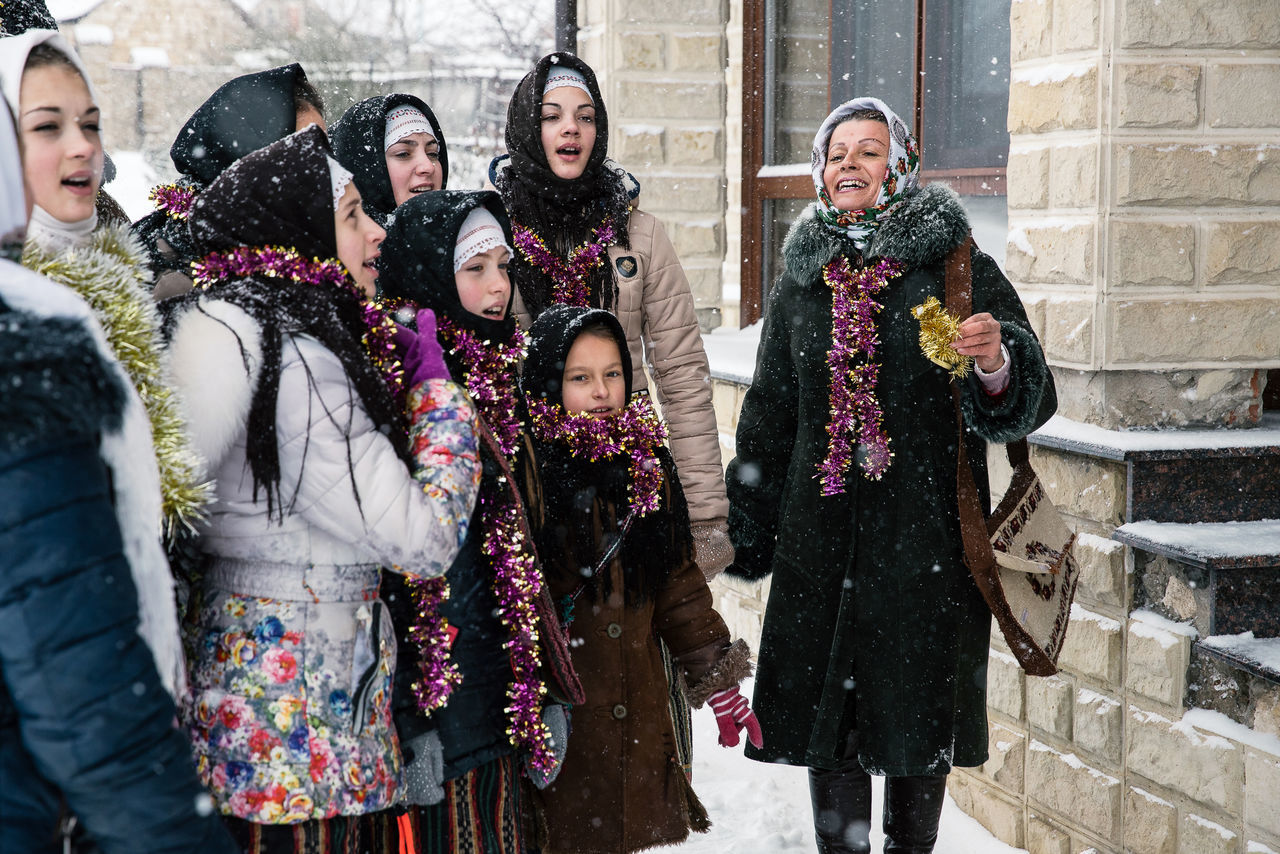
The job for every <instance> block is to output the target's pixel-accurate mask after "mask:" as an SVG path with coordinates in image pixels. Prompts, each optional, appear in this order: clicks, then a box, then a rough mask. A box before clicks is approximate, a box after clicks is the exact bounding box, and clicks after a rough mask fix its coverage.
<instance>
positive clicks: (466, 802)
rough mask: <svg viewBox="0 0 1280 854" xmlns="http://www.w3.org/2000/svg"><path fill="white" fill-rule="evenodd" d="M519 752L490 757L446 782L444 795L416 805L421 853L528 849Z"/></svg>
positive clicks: (514, 853)
mask: <svg viewBox="0 0 1280 854" xmlns="http://www.w3.org/2000/svg"><path fill="white" fill-rule="evenodd" d="M527 806H528V803H527V801H525V800H524V799H523V793H522V792H521V780H520V769H519V767H518V766H517V764H516V757H514V756H512V755H510V754H508V755H506V756H500V757H498V758H497V759H494V760H493V761H492V762H486V763H485V764H484V765H481V766H480V767H479V768H474V769H472V770H471V771H468V772H467V773H466V774H463V775H462V776H461V777H459V778H457V779H455V780H448V781H446V782H445V784H444V800H443V801H441V802H440V803H438V804H436V805H434V806H430V807H414V808H413V809H412V810H410V815H411V816H413V818H414V831H415V835H416V839H415V842H417V849H416V850H417V851H418V852H419V854H456V852H463V854H524V852H525V850H526V849H525V843H524V828H523V827H522V821H523V820H524V815H523V812H524V810H525V809H526V808H527Z"/></svg>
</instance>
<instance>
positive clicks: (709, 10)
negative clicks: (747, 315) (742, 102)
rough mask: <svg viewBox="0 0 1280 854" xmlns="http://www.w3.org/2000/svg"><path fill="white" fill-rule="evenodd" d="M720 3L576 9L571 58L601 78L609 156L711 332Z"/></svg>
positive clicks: (722, 127)
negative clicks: (665, 240) (657, 228)
mask: <svg viewBox="0 0 1280 854" xmlns="http://www.w3.org/2000/svg"><path fill="white" fill-rule="evenodd" d="M726 12H727V6H726V3H725V0H687V2H683V3H681V4H680V7H679V11H678V13H677V12H675V11H674V10H673V7H671V6H670V5H669V4H667V3H663V2H659V0H580V1H579V3H578V25H579V28H580V29H579V32H578V52H579V55H581V57H582V58H583V59H584V60H586V61H587V62H588V63H589V64H590V65H591V67H592V68H594V69H595V70H596V72H597V75H598V76H599V78H600V86H601V90H602V93H603V95H604V99H605V103H606V104H607V105H608V108H609V116H610V125H611V127H610V138H609V152H610V155H611V156H612V157H613V158H614V159H615V160H617V161H618V162H619V163H621V164H622V165H623V166H625V167H626V168H627V169H628V170H629V171H631V172H632V174H634V175H635V176H636V177H637V178H638V179H639V180H640V184H641V194H640V205H641V207H643V208H644V209H645V210H646V211H648V212H650V213H652V214H654V215H656V216H657V217H658V219H659V220H661V221H662V224H663V226H665V228H666V230H667V234H668V235H669V236H670V237H671V240H672V243H673V244H674V245H675V248H676V254H677V255H678V256H679V257H680V261H681V263H682V264H683V265H684V269H685V273H686V274H687V275H688V277H689V285H690V288H691V289H692V291H693V297H694V301H695V303H696V305H697V307H698V313H699V318H700V320H702V322H703V327H704V328H712V327H714V326H717V325H719V320H720V318H719V312H720V309H719V306H720V296H721V275H722V267H723V262H724V250H725V191H726V177H725V138H726V134H727V132H728V131H727V126H726V120H725V111H726V104H727V102H726V94H725V93H726V81H725V62H726V55H727V49H728V48H727V44H726V39H725V16H726Z"/></svg>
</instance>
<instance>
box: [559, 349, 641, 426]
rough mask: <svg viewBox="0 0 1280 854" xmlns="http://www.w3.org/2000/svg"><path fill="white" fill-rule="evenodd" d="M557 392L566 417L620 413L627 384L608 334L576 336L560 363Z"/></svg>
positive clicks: (616, 352)
mask: <svg viewBox="0 0 1280 854" xmlns="http://www.w3.org/2000/svg"><path fill="white" fill-rule="evenodd" d="M561 390H562V397H563V401H564V411H565V412H568V413H569V414H570V415H579V414H581V415H593V416H601V415H608V414H609V413H611V412H618V411H620V410H621V409H622V407H623V405H624V404H625V403H626V396H627V380H626V377H624V376H623V375H622V354H621V353H620V352H618V342H617V341H615V340H614V339H613V336H612V335H610V334H609V333H608V331H606V330H603V329H600V330H596V329H587V330H585V331H583V332H582V333H581V334H580V335H578V337H577V339H576V340H575V341H574V342H573V346H572V347H570V348H569V355H568V356H566V357H565V360H564V381H563V384H562V385H561Z"/></svg>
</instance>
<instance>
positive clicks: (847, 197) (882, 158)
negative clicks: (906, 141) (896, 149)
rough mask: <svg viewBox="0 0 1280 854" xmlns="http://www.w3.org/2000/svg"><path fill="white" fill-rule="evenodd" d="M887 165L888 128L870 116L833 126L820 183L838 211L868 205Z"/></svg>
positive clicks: (878, 190)
mask: <svg viewBox="0 0 1280 854" xmlns="http://www.w3.org/2000/svg"><path fill="white" fill-rule="evenodd" d="M888 167H889V127H888V125H885V124H883V123H881V122H877V121H874V120H871V119H854V120H852V121H847V122H844V123H843V124H840V125H837V126H836V129H835V131H834V132H833V133H832V134H831V142H830V143H829V144H828V145H827V165H826V166H825V167H823V170H822V183H823V186H824V187H825V188H826V190H827V198H829V199H830V200H831V203H832V204H833V205H835V206H836V207H837V208H839V209H840V210H842V211H861V210H866V209H867V208H869V207H872V206H873V205H875V203H876V198H877V197H878V196H879V195H880V185H881V184H883V183H884V178H885V173H886V171H887V169H888Z"/></svg>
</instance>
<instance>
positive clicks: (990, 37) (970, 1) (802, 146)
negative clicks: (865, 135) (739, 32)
mask: <svg viewBox="0 0 1280 854" xmlns="http://www.w3.org/2000/svg"><path fill="white" fill-rule="evenodd" d="M1009 7H1010V0H746V5H745V8H744V20H743V24H744V26H743V32H744V40H745V44H744V50H743V56H744V57H745V61H744V68H743V117H744V127H743V139H744V143H743V175H742V196H743V200H744V201H743V204H744V208H745V210H744V214H743V228H742V235H743V241H742V243H743V246H742V257H743V264H742V305H741V316H742V322H743V323H744V324H749V323H752V322H754V321H755V320H757V319H759V317H760V314H761V311H762V309H763V305H764V297H765V295H766V293H767V290H768V286H769V284H770V283H772V282H773V281H774V279H775V278H776V276H777V274H778V272H779V270H780V254H781V249H782V241H783V239H784V238H785V236H786V233H787V229H788V228H789V226H790V224H791V222H792V221H793V220H794V219H795V217H796V216H797V215H798V214H799V212H800V211H801V210H803V209H804V207H805V205H807V204H808V203H809V202H810V201H811V200H812V199H813V197H814V191H813V179H812V177H811V175H810V170H809V154H810V148H811V147H812V144H813V134H814V132H815V131H816V130H817V128H818V125H819V124H820V123H821V122H822V119H823V118H825V117H826V115H827V113H829V112H830V111H831V109H832V107H834V106H835V105H837V104H840V103H843V102H844V101H847V100H849V99H850V98H854V97H857V96H859V95H866V94H871V95H875V96H876V97H879V98H880V99H881V100H883V101H884V102H885V103H887V104H889V105H890V106H892V107H893V108H894V109H895V110H896V111H897V112H898V114H899V115H900V116H902V118H903V119H904V120H905V121H907V122H909V123H911V124H912V125H913V126H914V130H915V134H916V137H917V138H918V139H919V140H920V144H921V149H922V151H923V156H924V162H923V164H922V179H923V180H925V181H945V182H947V183H949V184H950V185H951V186H952V187H953V188H955V189H956V190H957V191H958V192H960V193H961V194H963V195H968V196H998V197H1002V196H1003V195H1004V171H1005V160H1006V157H1007V155H1008V151H1009V134H1008V131H1007V129H1006V115H1007V113H1008V106H1009ZM918 83H923V85H918ZM974 201H975V202H977V201H978V200H976V199H975V200H974ZM1002 202H1003V199H991V200H990V201H985V200H984V202H981V203H978V204H975V205H973V206H972V208H973V210H971V213H972V214H973V215H974V220H975V231H979V230H981V229H982V225H983V223H986V222H992V223H996V224H997V227H994V228H991V231H990V232H988V234H989V235H990V236H988V237H987V239H986V241H985V245H986V246H987V247H991V248H995V247H994V245H993V242H995V241H996V240H997V239H998V242H999V244H1000V246H1001V247H1002V246H1003V235H999V237H998V238H997V237H996V234H997V233H998V231H999V226H998V224H999V223H1000V222H1002V221H1003V217H1004V205H1003V203H1002ZM978 242H979V244H980V245H983V244H984V239H983V236H982V234H979V236H978ZM1001 254H1002V253H1001Z"/></svg>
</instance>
